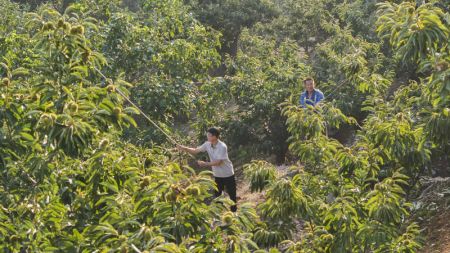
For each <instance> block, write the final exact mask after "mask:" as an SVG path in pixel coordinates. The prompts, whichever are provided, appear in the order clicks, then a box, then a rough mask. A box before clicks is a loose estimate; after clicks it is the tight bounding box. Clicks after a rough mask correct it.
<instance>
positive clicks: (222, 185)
mask: <svg viewBox="0 0 450 253" xmlns="http://www.w3.org/2000/svg"><path fill="white" fill-rule="evenodd" d="M214 179H215V181H216V184H217V191H216V192H215V193H214V195H215V196H216V197H219V196H220V195H222V192H223V191H224V190H225V191H226V192H227V193H228V195H230V199H231V200H233V201H234V203H235V204H234V205H233V206H231V211H232V212H236V210H237V206H236V203H237V199H236V179H235V177H234V175H233V176H231V177H214Z"/></svg>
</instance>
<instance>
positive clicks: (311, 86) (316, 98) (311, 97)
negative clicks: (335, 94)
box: [300, 77, 324, 107]
mask: <svg viewBox="0 0 450 253" xmlns="http://www.w3.org/2000/svg"><path fill="white" fill-rule="evenodd" d="M303 84H304V86H305V91H304V92H302V94H301V95H300V106H301V107H306V104H308V105H312V106H315V105H316V104H318V103H319V102H320V101H322V100H323V99H324V95H323V93H322V92H321V91H320V90H319V89H316V88H315V86H316V84H315V82H314V79H313V78H311V77H308V78H306V79H305V80H303Z"/></svg>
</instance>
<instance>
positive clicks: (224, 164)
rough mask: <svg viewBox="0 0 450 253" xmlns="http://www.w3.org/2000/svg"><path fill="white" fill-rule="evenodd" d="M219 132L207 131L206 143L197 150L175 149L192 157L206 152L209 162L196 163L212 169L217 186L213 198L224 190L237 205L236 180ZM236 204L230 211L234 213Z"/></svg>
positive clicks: (214, 129)
mask: <svg viewBox="0 0 450 253" xmlns="http://www.w3.org/2000/svg"><path fill="white" fill-rule="evenodd" d="M219 137H220V130H219V129H217V128H215V127H211V128H209V129H208V131H207V138H208V141H206V142H205V143H203V144H202V145H201V146H198V147H197V148H189V147H185V146H182V145H177V148H178V149H179V150H182V151H186V152H188V153H191V154H193V155H195V154H198V153H200V152H208V155H209V160H210V161H209V162H205V161H197V163H198V165H199V166H201V167H212V171H213V175H214V180H215V181H216V184H217V189H218V190H217V191H216V192H215V196H216V197H218V196H220V195H221V194H222V192H223V191H224V190H226V192H227V193H228V195H230V199H231V200H233V201H234V203H237V200H236V179H235V177H234V169H233V164H232V163H231V161H230V158H228V150H227V145H226V144H225V143H224V142H222V141H221V140H220V139H219ZM236 210H237V206H236V204H235V205H233V206H231V211H233V212H236Z"/></svg>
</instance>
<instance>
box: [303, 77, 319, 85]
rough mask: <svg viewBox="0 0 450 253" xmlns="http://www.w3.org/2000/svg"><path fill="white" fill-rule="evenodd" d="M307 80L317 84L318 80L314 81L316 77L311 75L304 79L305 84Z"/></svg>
mask: <svg viewBox="0 0 450 253" xmlns="http://www.w3.org/2000/svg"><path fill="white" fill-rule="evenodd" d="M307 81H312V83H313V84H316V82H315V81H314V78H312V77H310V76H309V77H307V78H305V79H304V80H303V84H305V83H306V82H307Z"/></svg>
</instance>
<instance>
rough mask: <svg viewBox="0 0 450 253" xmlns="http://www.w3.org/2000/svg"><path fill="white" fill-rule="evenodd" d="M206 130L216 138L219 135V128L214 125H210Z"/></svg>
mask: <svg viewBox="0 0 450 253" xmlns="http://www.w3.org/2000/svg"><path fill="white" fill-rule="evenodd" d="M206 132H208V133H210V134H211V135H213V136H216V137H217V138H219V136H220V130H219V128H216V127H210V128H208V130H207V131H206Z"/></svg>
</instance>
